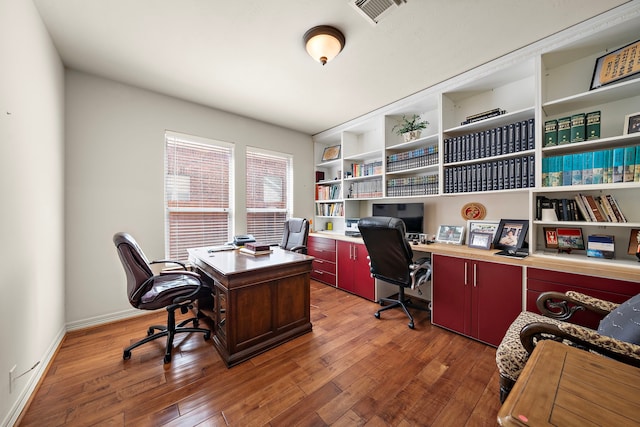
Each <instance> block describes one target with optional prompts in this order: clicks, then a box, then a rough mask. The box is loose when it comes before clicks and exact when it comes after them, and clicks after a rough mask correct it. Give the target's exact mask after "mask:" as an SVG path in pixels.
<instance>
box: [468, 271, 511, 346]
mask: <svg viewBox="0 0 640 427" xmlns="http://www.w3.org/2000/svg"><path fill="white" fill-rule="evenodd" d="M469 274H470V275H471V276H472V277H470V279H471V284H472V286H471V291H472V298H471V318H472V325H473V326H472V330H471V336H472V337H473V338H476V339H478V340H480V341H483V342H486V343H488V344H491V345H495V346H498V345H499V344H500V341H502V338H503V337H504V334H505V332H507V328H508V327H509V325H511V322H513V321H514V320H515V318H516V317H518V314H520V312H521V311H522V267H520V266H517V265H509V264H499V263H495V262H483V261H474V262H473V267H472V269H471V271H469Z"/></svg>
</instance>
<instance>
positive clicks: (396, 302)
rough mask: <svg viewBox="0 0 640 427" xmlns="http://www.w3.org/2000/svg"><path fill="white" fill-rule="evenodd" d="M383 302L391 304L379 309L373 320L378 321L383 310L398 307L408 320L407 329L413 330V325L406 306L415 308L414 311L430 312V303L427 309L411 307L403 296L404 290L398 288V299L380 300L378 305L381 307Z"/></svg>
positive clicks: (409, 301) (409, 302)
mask: <svg viewBox="0 0 640 427" xmlns="http://www.w3.org/2000/svg"><path fill="white" fill-rule="evenodd" d="M385 302H387V303H391V305H387V306H385V307H383V308H381V309H380V310H378V311H376V312H375V313H374V316H375V318H376V319H380V313H381V312H383V311H385V310H390V309H392V308H396V307H400V308H402V311H404V313H405V314H406V315H407V317H408V318H409V323H408V325H407V326H409V329H414V328H415V324H414V322H413V316H412V315H411V313H409V310H408V309H407V306H410V307H412V308H416V309H418V310H422V311H431V303H429V308H422V307H418V306H416V305H413V304H412V303H411V299H409V298H405V296H404V288H402V287H401V288H400V290H399V292H398V298H397V299H393V298H380V305H383V304H384V303H385Z"/></svg>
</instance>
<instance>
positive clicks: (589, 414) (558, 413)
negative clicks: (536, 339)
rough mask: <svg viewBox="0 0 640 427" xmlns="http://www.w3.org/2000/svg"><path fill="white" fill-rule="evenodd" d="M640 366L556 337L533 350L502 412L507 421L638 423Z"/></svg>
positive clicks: (522, 423) (517, 423) (500, 420)
mask: <svg viewBox="0 0 640 427" xmlns="http://www.w3.org/2000/svg"><path fill="white" fill-rule="evenodd" d="M638 396H640V369H638V368H635V367H633V366H630V365H625V364H624V363H621V362H617V361H614V360H611V359H608V358H605V357H602V356H598V355H595V354H592V353H589V352H587V351H584V350H579V349H576V348H573V347H569V346H568V345H564V344H560V343H557V342H555V341H542V342H541V343H539V344H538V345H537V346H536V348H535V349H534V351H533V353H532V354H531V357H530V358H529V361H528V362H527V364H526V366H525V368H524V370H523V371H522V373H521V374H520V377H519V378H518V381H516V384H515V386H514V387H513V389H512V390H511V393H509V396H508V397H507V399H506V400H505V402H504V404H503V405H502V408H500V411H499V412H498V424H500V425H503V426H588V425H589V426H590V425H594V426H595V425H599V426H638V425H640V398H639V397H638Z"/></svg>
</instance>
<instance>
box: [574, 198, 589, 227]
mask: <svg viewBox="0 0 640 427" xmlns="http://www.w3.org/2000/svg"><path fill="white" fill-rule="evenodd" d="M573 199H574V200H575V203H576V206H577V207H578V211H579V212H580V215H581V216H582V219H583V220H584V221H586V222H592V221H593V218H592V217H591V215H590V214H589V210H588V209H587V207H586V205H585V202H584V200H583V199H582V197H581V196H580V195H579V194H576V195H575V196H574V197H573Z"/></svg>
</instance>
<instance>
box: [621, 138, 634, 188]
mask: <svg viewBox="0 0 640 427" xmlns="http://www.w3.org/2000/svg"><path fill="white" fill-rule="evenodd" d="M623 168H624V172H623V178H622V180H623V182H633V180H634V177H635V168H636V147H635V146H630V147H624V160H623Z"/></svg>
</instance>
